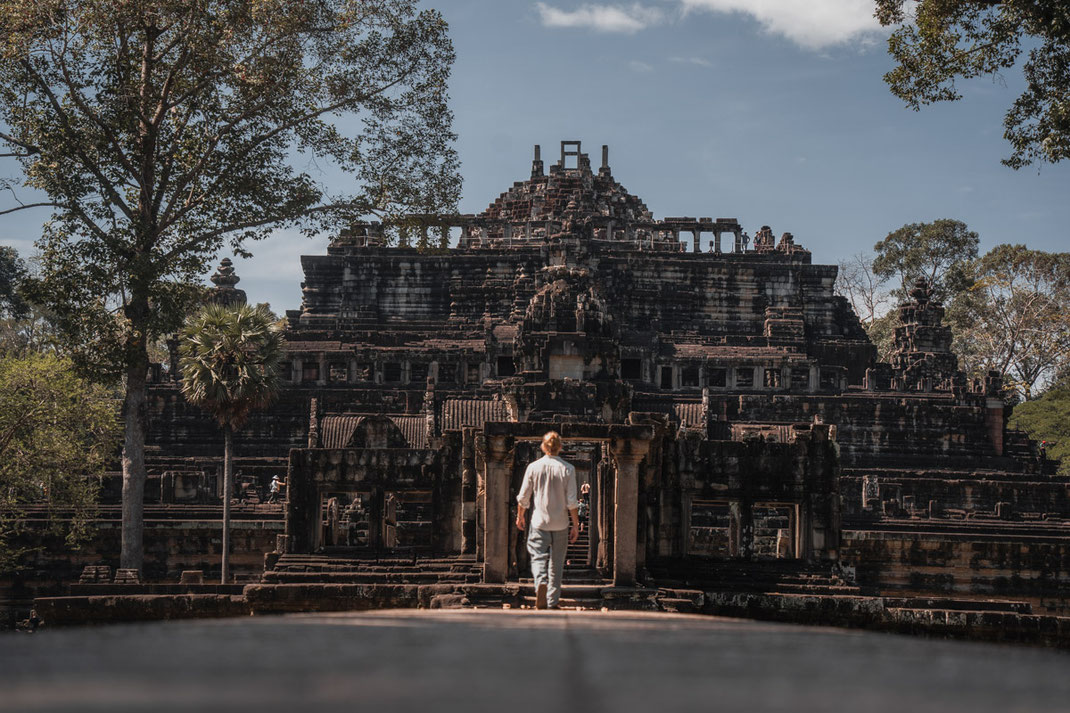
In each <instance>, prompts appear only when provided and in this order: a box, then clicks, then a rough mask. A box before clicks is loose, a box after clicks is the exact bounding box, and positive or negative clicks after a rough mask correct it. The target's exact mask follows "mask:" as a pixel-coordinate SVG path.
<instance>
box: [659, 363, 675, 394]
mask: <svg viewBox="0 0 1070 713" xmlns="http://www.w3.org/2000/svg"><path fill="white" fill-rule="evenodd" d="M661 388H663V389H671V388H672V367H671V366H663V367H661Z"/></svg>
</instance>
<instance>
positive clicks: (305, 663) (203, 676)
mask: <svg viewBox="0 0 1070 713" xmlns="http://www.w3.org/2000/svg"><path fill="white" fill-rule="evenodd" d="M248 710H256V711H297V713H323V712H324V711H341V710H346V711H376V710H382V711H423V712H425V713H450V712H451V711H469V712H471V711H476V712H481V711H503V712H505V713H526V712H527V711H539V712H541V713H548V712H550V711H583V712H585V713H604V712H605V713H608V712H613V713H617V712H622V713H623V712H627V711H644V712H647V713H669V712H670V711H688V712H689V713H695V712H705V711H719V710H724V711H754V712H758V711H792V712H805V711H860V712H865V713H869V712H872V711H900V712H906V711H910V712H911V713H919V712H924V711H940V712H941V713H948V712H949V711H972V712H980V711H1000V712H1001V713H1005V712H1009V711H1030V712H1034V713H1035V712H1040V711H1070V654H1067V653H1062V652H1058V651H1051V650H1045V649H1035V648H1027V647H1010V646H1002V645H993V644H978V643H965V642H951V641H935V640H927V639H919V638H910V637H904V636H895V635H889V634H876V633H867V632H860V631H845V630H840V629H824V628H820V629H819V628H811V627H800V626H791V625H783V624H765V623H759V622H751V621H743V620H735V619H717V618H711V617H703V616H690V615H672V614H642V613H629V612H609V613H605V612H603V613H598V612H582V613H581V612H534V611H486V610H453V611H419V610H414V611H408V610H406V611H385V612H369V613H345V614H305V615H292V616H284V617H250V618H243V619H224V620H200V621H176V622H161V623H150V624H129V625H121V626H108V627H97V628H78V629H63V630H43V631H40V632H38V633H36V634H33V635H26V634H16V633H11V634H2V635H0V711H18V712H19V713H34V712H36V711H109V712H110V711H248Z"/></svg>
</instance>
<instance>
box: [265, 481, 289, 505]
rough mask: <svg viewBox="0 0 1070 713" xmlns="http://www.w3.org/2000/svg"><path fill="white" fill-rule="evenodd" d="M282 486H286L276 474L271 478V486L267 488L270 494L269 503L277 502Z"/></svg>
mask: <svg viewBox="0 0 1070 713" xmlns="http://www.w3.org/2000/svg"><path fill="white" fill-rule="evenodd" d="M284 485H286V483H284V482H283V481H282V479H281V478H279V476H278V475H277V474H276V475H273V476H272V477H271V485H270V486H268V490H269V492H270V494H269V496H268V502H269V503H277V502H279V495H280V494H281V491H282V486H284Z"/></svg>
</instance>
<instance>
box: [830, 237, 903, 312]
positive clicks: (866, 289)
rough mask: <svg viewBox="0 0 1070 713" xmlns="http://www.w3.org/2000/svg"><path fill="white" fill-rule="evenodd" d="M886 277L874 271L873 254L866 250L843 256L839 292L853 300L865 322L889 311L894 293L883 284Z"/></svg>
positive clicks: (837, 286)
mask: <svg viewBox="0 0 1070 713" xmlns="http://www.w3.org/2000/svg"><path fill="white" fill-rule="evenodd" d="M886 281H887V278H882V277H879V276H877V275H876V274H875V273H874V272H873V258H871V257H870V256H869V255H866V254H865V253H858V254H856V255H852V256H851V257H849V258H847V259H846V260H841V261H840V263H839V266H838V270H837V272H836V293H837V294H840V295H843V296H844V297H846V298H847V301H848V302H850V303H851V307H853V308H854V311H855V314H857V315H858V318H859V320H861V322H862V326H863V327H866V326H868V325H870V324H872V323H873V321H874V320H876V319H879V318H880V317H883V316H884V315H885V314H887V313H888V310H889V308H890V307H891V305H892V296H891V294H889V293H888V291H887V290H886V289H885V288H884V285H885V282H886Z"/></svg>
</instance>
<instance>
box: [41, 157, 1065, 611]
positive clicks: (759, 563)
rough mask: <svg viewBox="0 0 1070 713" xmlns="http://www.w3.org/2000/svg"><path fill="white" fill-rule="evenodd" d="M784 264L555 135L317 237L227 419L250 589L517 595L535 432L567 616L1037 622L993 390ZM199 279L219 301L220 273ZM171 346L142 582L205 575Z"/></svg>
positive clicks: (941, 337)
mask: <svg viewBox="0 0 1070 713" xmlns="http://www.w3.org/2000/svg"><path fill="white" fill-rule="evenodd" d="M390 236H394V237H398V236H400V239H399V240H397V241H395V240H391V239H389V237H390ZM871 241H872V240H871ZM395 242H396V243H399V244H396V245H395ZM811 258H812V256H811V253H810V252H809V251H808V250H807V249H806V248H805V247H803V246H802V245H801V244H799V243H797V242H796V241H795V239H794V238H793V236H792V235H791V234H790V233H783V234H782V235H781V236H780V237H779V238H777V237H775V236H774V234H773V232H772V230H771V229H769V228H768V227H766V226H763V227H762V228H761V229H760V230H757V231H755V235H754V236H753V238H752V237H751V236H749V235H748V234H747V233H746V232H744V230H743V227H742V225H741V224H740V223H739V222H738V221H737V220H736V219H733V218H709V217H697V218H696V217H675V218H664V219H660V220H658V219H655V217H654V215H653V213H652V212H651V210H650V209H648V208H647V206H646V205H645V204H644V203H643V201H642V200H640V198H638V197H636V196H634V195H632V194H630V193H629V192H628V191H627V190H626V189H625V188H624V187H623V186H622V185H621V184H620V183H618V182H617V180H616V179H615V178H614V176H613V173H612V171H611V170H610V167H609V161H608V149H607V148H606V147H602V152H601V165H600V167H598V168H597V169H595V168H593V167H592V164H591V162H590V159H589V157H588V155H587V154H586V153H584V152H583V151H582V150H581V145H580V142H578V141H576V142H571V141H565V142H562V143H561V154H560V160H558V161H557V162H556V163H553V164H551V165H550V166H549V167H548V168H547V166H546V165H545V164H544V162H543V160H542V158H541V154H540V150H539V147H535V158H534V161H533V162H532V165H531V172H530V176H529V177H528V178H527V180H524V181H520V182H517V183H514V184H513V185H512V187H511V188H509V189H508V190H507V191H505V192H504V193H502V194H501V195H500V196H499V197H498V198H496V199H495V200H494V201H493V202H492V203H491V204H490V206H489V207H488V208H487V209H486V210H485V211H483V212H482V213H479V214H478V215H450V216H431V215H419V216H409V217H408V218H406V219H405V220H404V221H400V222H399V223H397V224H393V225H383V224H379V223H363V224H358V225H354V226H350V227H349V228H347V229H346V230H343V231H342V232H340V233H339V234H338V235H337V237H336V238H335V239H334V240H333V241H332V242H331V244H330V246H329V247H328V248H327V254H326V255H313V256H305V257H302V258H301V263H302V267H303V270H304V275H305V278H304V282H303V284H302V290H303V301H302V304H301V308H300V309H299V310H292V311H288V312H287V313H286V321H287V326H286V339H287V357H286V358H287V361H286V363H285V364H284V375H285V379H286V386H285V388H284V390H283V394H282V396H281V397H280V399H279V400H278V401H277V402H276V403H275V405H274V406H272V407H270V408H268V409H266V410H263V411H261V412H258V413H257V414H255V415H254V417H253V418H252V420H251V422H250V423H249V425H248V426H247V427H246V428H245V429H244V430H242V431H241V432H240V433H239V434H238V435H237V437H236V439H235V446H236V453H237V461H236V471H237V481H238V485H239V487H240V491H241V492H240V493H238V494H235V497H240V501H239V502H238V503H237V504H236V505H235V506H234V512H235V515H234V517H235V521H234V535H233V537H232V542H233V543H234V554H233V558H232V563H233V564H232V567H234V568H235V569H236V571H237V573H238V575H239V580H240V581H242V582H244V583H247V584H248V586H246V587H245V590H244V596H245V597H246V598H247V599H248V601H249V602H250V606H253V607H254V609H255V608H257V607H259V608H260V609H262V610H265V611H267V610H274V611H281V610H299V609H303V608H347V607H349V608H361V607H366V606H372V605H371V604H368V603H361V597H365V598H367V597H372V596H378V597H380V602H387V603H390V604H393V605H397V604H400V603H402V602H401V600H402V599H404V598H405V597H412V598H416V597H420V599H419V603H420V604H423V605H428V604H429V602H431V605H433V604H434V603H435V602H438V603H439V604H441V603H442V602H467V603H471V604H479V603H480V602H483V603H487V602H490V603H495V602H497V603H498V604H497V605H498V606H501V604H502V603H505V602H507V601H510V599H509V598H510V597H513V600H511V601H515V602H516V603H518V604H522V603H523V602H524V601H525V600H524V599H523V597H524V595H525V593H526V591H527V590H526V589H525V587H526V586H527V585H526V584H525V580H526V579H527V578H528V577H529V576H530V575H529V569H528V562H527V553H526V550H525V548H524V535H523V533H521V532H519V531H518V530H517V529H516V527H515V525H513V524H512V523H513V520H514V517H515V508H516V503H515V499H516V494H517V491H518V488H519V485H520V481H521V478H522V476H523V473H524V468H525V466H526V464H527V463H529V462H530V461H531V460H533V459H535V458H536V457H537V450H538V442H539V439H540V437H541V436H542V434H543V433H544V432H545V431H547V430H549V429H551V428H552V429H555V430H557V431H558V432H560V433H561V435H562V437H563V439H564V440H565V442H566V445H565V451H564V453H563V456H564V457H565V458H566V459H568V460H569V461H571V462H572V463H574V464H575V465H576V468H577V474H578V478H579V481H580V482H581V483H588V484H590V486H591V491H590V518H589V523H588V524H589V526H588V527H586V528H585V531H584V536H583V538H582V539H581V541H580V542H579V543H577V544H576V545H574V546H573V547H572V548H570V552H569V565H568V571H567V573H566V592H565V595H564V596H565V597H566V599H565V603H566V605H567V604H568V603H569V602H570V601H571V602H573V603H575V604H576V605H577V606H583V605H592V606H602V605H605V604H606V602H611V603H612V602H616V603H618V604H619V603H621V602H624V601H626V602H627V603H628V604H629V605H631V606H640V605H642V606H652V607H653V606H662V607H663V608H678V609H679V608H695V607H706V610H710V609H709V607H710V606H711V602H715V601H719V602H720V605H719V606H721V607H722V608H721V609H717V611H728V610H729V609H731V607H732V606H738V607H744V608H745V607H749V606H752V605H753V606H758V603H765V604H768V603H769V602H771V601H773V600H774V599H775V598H776V597H780V598H781V599H780V600H779V601H782V602H788V601H792V602H796V603H797V602H798V601H802V600H806V598H807V597H812V598H813V597H816V598H818V599H821V598H822V597H824V599H821V601H831V600H832V599H835V597H836V596H842V597H843V598H844V599H843V601H847V600H851V601H855V599H858V600H861V599H863V598H865V597H867V596H868V597H874V596H876V595H881V596H882V597H884V598H883V599H881V601H882V602H883V606H886V607H891V606H893V605H892V604H890V603H889V602H891V601H892V599H891V598H893V597H899V598H900V599H898V600H896V601H899V602H900V603H899V604H898V605H896V606H900V607H904V608H912V609H911V610H913V609H918V608H924V607H923V606H922V605H921V604H918V602H920V601H922V599H921V598H923V597H934V596H939V597H942V598H943V599H942V600H941V601H944V602H945V604H944V608H945V609H947V610H953V609H956V608H959V609H962V608H963V607H965V605H964V604H962V602H965V601H980V600H985V601H984V606H983V607H982V606H981V604H976V605H973V606H972V609H977V608H979V607H980V608H985V607H987V608H988V609H992V610H997V611H998V612H1000V613H1003V614H1007V613H1017V614H1023V613H1025V614H1027V613H1029V612H1030V611H1033V612H1047V613H1065V612H1066V610H1067V606H1068V593H1070V548H1068V544H1070V527H1068V525H1070V500H1068V482H1067V480H1066V479H1065V478H1060V477H1057V476H1056V475H1055V471H1056V464H1055V463H1052V462H1049V461H1047V460H1045V459H1044V457H1043V454H1041V453H1039V452H1038V449H1037V448H1036V445H1035V444H1033V443H1031V442H1030V441H1029V440H1028V439H1027V438H1026V437H1025V436H1024V435H1023V434H1021V433H1018V432H1015V431H1011V430H1008V429H1007V425H1006V416H1007V413H1008V409H1005V406H1004V402H1003V401H1002V400H1001V397H1000V392H1001V384H1000V383H999V380H998V378H996V377H990V378H987V379H983V380H976V379H973V380H971V379H967V377H966V376H965V375H964V373H963V372H961V371H959V370H958V368H957V360H956V357H955V355H954V354H953V353H952V352H951V351H950V343H951V334H950V330H949V329H948V328H947V327H945V326H943V325H942V323H941V318H942V315H943V309H942V307H941V306H940V305H939V304H936V303H934V302H933V301H932V300H931V299H930V296H929V295H928V294H927V293H926V291H925V290H924V289H923V288H918V289H916V290H914V292H913V293H912V294H911V297H910V300H909V301H908V302H907V303H905V304H903V305H902V306H900V307H899V318H900V322H901V324H900V326H899V327H898V328H897V329H896V333H895V347H896V350H895V355H894V358H893V359H892V361H891V363H882V362H878V361H877V359H876V350H875V348H874V346H873V344H872V343H871V342H870V341H869V339H868V337H867V335H866V333H865V331H864V330H863V329H862V326H861V324H860V322H859V320H858V318H857V316H856V315H855V314H854V313H853V311H852V309H851V307H850V305H849V304H848V303H847V301H846V300H845V299H844V298H842V297H839V296H837V295H836V294H834V292H833V284H834V282H835V278H836V273H837V268H836V267H835V266H832V265H820V264H813V262H812V260H811ZM213 281H214V282H215V284H216V293H217V297H216V298H217V299H219V300H223V301H233V300H243V299H244V293H242V292H241V290H238V289H237V288H236V284H237V283H238V277H237V276H236V275H235V274H234V270H233V267H232V266H231V265H230V263H229V261H224V264H223V266H221V267H220V270H219V272H218V274H217V275H216V276H215V277H213ZM176 361H177V355H176V354H174V353H173V354H172V357H171V363H170V364H169V365H159V366H157V367H155V368H154V370H153V375H152V376H153V381H154V383H153V386H152V387H151V403H152V410H151V419H152V421H151V425H150V445H149V463H150V483H149V487H148V488H147V491H146V492H147V494H146V503H147V504H146V519H147V525H146V553H147V554H146V564H145V569H144V570H143V572H142V573H141V578H142V584H141V585H139V586H141V587H142V588H143V589H144V588H151V586H153V585H152V583H153V582H167V581H170V582H177V581H179V578H180V576H181V577H184V578H185V577H187V575H189V576H188V579H187V581H189V582H193V581H196V578H197V576H200V574H201V573H203V576H204V578H205V580H206V581H211V579H212V578H213V577H215V578H218V572H219V523H218V518H219V508H220V505H219V504H220V502H221V497H222V495H223V494H222V493H221V486H220V484H221V482H222V476H221V473H222V452H223V440H222V434H221V432H220V430H219V428H218V426H217V425H216V424H215V423H214V422H213V421H212V420H211V419H210V418H208V417H207V416H206V415H205V414H204V413H202V412H200V411H199V410H197V409H195V408H193V407H191V406H189V405H188V404H187V403H186V402H185V401H184V400H183V398H182V396H181V394H180V392H179V388H178V384H177V382H176V380H175V374H176V372H177V369H176ZM274 475H278V476H280V477H281V478H282V479H283V480H285V482H286V488H285V492H284V497H283V498H282V499H281V501H280V502H279V503H278V504H275V503H271V502H268V500H269V498H268V497H267V486H268V483H269V481H270V480H271V478H272V476H274ZM105 485H106V488H105V497H106V498H108V500H107V502H108V503H111V504H110V505H109V504H106V505H105V506H104V507H103V509H102V511H101V512H102V514H101V518H102V520H101V530H100V533H101V534H100V536H99V538H98V539H99V542H98V543H97V545H96V546H97V549H96V550H94V551H89V552H82V553H79V554H77V555H72V556H71V557H70V559H69V560H66V561H65V562H64V563H63V564H64V566H66V567H67V570H66V574H65V576H66V577H67V578H68V581H70V580H72V579H73V580H77V579H78V576H79V573H82V572H83V569H82V568H83V567H85V566H87V565H93V567H91V568H89V570H87V571H88V572H89V574H88V575H86V578H84V582H83V584H81V585H72V588H71V589H70V592H71V593H78V592H80V591H81V592H83V593H84V592H85V591H89V590H90V589H92V587H93V586H103V585H95V584H93V576H95V574H94V573H96V572H97V571H99V570H101V568H102V567H103V571H104V573H105V575H107V573H108V572H107V567H106V565H112V566H114V564H115V561H117V559H118V550H119V548H118V542H117V538H118V523H117V522H116V520H117V517H118V515H117V513H118V508H117V504H116V503H117V502H118V486H119V483H118V479H117V478H111V479H109V480H108V481H107V482H106V484H105ZM43 566H44V565H42V567H43ZM52 566H53V567H56V566H59V565H57V564H55V562H53V564H52ZM190 570H199V572H197V574H196V575H191V572H190ZM42 571H43V570H42ZM184 572H185V574H183V573H184ZM42 579H44V576H43V575H42ZM388 585H389V586H388ZM26 586H29V585H26ZM79 586H81V587H82V589H81V590H79V589H78V587H79ZM113 586H114V585H113ZM131 586H133V585H131ZM162 586H163V585H162V584H161V585H158V587H162ZM205 586H207V585H205ZM570 587H571V588H570ZM87 588H88V589H87ZM373 590H375V591H376V592H378V594H374V595H373V594H371V592H372V591H373ZM146 591H149V589H146ZM159 591H162V590H159ZM237 591H238V592H241V591H242V590H241V588H240V587H239V588H238V589H237ZM694 592H699V594H698V595H695V594H694ZM726 592H728V593H731V597H734V599H733V598H731V597H730V596H729V594H725V593H726ZM689 593H690V594H689ZM717 593H721V594H717ZM717 596H721V597H722V598H721V599H720V600H717V599H716V597H717ZM481 597H482V599H481ZM748 597H749V598H748ZM852 597H853V598H854V599H852ZM830 598H831V599H830ZM431 600H434V601H433V602H432V601H431ZM759 600H760V601H759ZM414 601H415V599H414ZM807 601H810V600H807ZM837 601H838V600H837ZM733 602H734V603H735V604H733ZM910 602H913V604H910ZM774 606H775V604H774ZM784 606H788V605H787V604H785V605H784ZM966 608H971V607H966Z"/></svg>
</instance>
